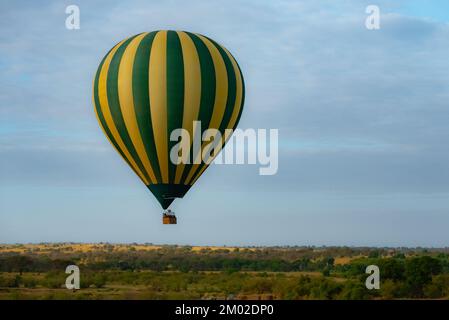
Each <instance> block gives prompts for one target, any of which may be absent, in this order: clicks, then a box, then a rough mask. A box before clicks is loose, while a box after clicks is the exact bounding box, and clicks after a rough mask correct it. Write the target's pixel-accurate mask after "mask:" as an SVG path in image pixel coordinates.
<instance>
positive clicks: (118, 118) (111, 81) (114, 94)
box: [106, 35, 150, 181]
mask: <svg viewBox="0 0 449 320" xmlns="http://www.w3.org/2000/svg"><path fill="white" fill-rule="evenodd" d="M136 36H137V35H136ZM136 36H133V37H131V38H129V39H127V40H126V41H125V42H123V44H122V45H121V46H120V47H119V48H118V49H117V51H116V52H115V54H114V56H113V57H112V60H111V63H110V65H109V70H108V77H107V84H106V86H107V94H108V102H109V108H110V110H111V115H112V119H113V120H114V124H115V126H116V128H117V131H118V132H119V134H120V138H121V139H122V140H123V143H124V144H125V146H126V148H127V149H128V151H129V153H130V154H131V156H132V157H133V160H134V161H135V162H136V164H137V166H138V167H139V169H140V171H142V174H143V175H144V176H145V178H146V179H147V180H148V181H150V178H149V176H148V173H147V172H146V170H145V167H144V166H143V164H142V162H141V161H140V158H139V156H138V154H137V152H136V149H135V148H134V145H133V143H132V141H131V138H130V136H129V134H128V130H127V128H126V125H125V120H124V119H123V115H122V111H121V109H120V101H119V96H118V70H119V66H120V60H121V59H122V56H123V53H124V52H125V49H126V47H127V46H128V44H129V43H130V42H131V41H132V40H133V39H134V38H135V37H136Z"/></svg>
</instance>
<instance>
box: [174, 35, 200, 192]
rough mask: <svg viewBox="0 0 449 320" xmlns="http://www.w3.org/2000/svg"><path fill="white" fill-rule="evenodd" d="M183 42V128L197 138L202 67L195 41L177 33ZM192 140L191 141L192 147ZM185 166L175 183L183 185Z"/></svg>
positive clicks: (178, 166)
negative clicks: (194, 125) (194, 122)
mask: <svg viewBox="0 0 449 320" xmlns="http://www.w3.org/2000/svg"><path fill="white" fill-rule="evenodd" d="M177 33H178V37H179V40H180V42H181V48H182V57H183V60H184V112H183V119H182V127H183V129H186V130H187V131H188V132H189V135H190V137H191V138H192V137H194V136H195V132H194V130H195V129H196V127H195V128H193V121H196V120H197V119H198V113H199V110H200V102H201V65H200V59H199V57H198V52H197V50H196V47H195V44H194V43H193V40H192V39H191V38H190V37H189V36H188V35H187V34H186V33H185V32H179V31H178V32H177ZM191 145H192V140H190V146H191ZM184 167H185V166H184V164H183V163H180V164H178V165H177V167H176V175H175V183H177V184H178V183H181V182H180V181H181V178H182V174H183V172H184Z"/></svg>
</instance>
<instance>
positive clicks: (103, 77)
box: [97, 39, 148, 185]
mask: <svg viewBox="0 0 449 320" xmlns="http://www.w3.org/2000/svg"><path fill="white" fill-rule="evenodd" d="M126 40H127V39H125V40H123V41H121V42H120V43H119V44H117V45H116V46H115V47H114V48H113V49H112V50H111V52H110V53H109V55H108V56H107V57H106V59H105V61H104V63H103V67H102V68H101V71H100V76H99V79H98V99H99V102H100V109H101V112H102V113H103V116H104V119H105V121H106V125H107V127H108V129H109V131H110V132H111V134H112V136H113V137H114V140H115V141H116V142H117V144H118V146H119V148H120V150H121V151H122V152H123V153H124V155H125V157H126V159H125V160H128V162H129V163H130V164H131V167H132V169H133V170H134V171H135V172H136V174H137V175H138V176H139V177H140V179H141V180H142V181H143V182H144V183H145V184H146V185H148V180H147V179H146V178H145V176H144V175H143V173H142V171H140V169H139V167H138V166H137V164H136V162H135V161H134V159H133V157H132V156H131V154H130V153H129V151H128V149H127V148H126V146H125V144H124V143H123V140H122V139H121V138H120V134H119V132H118V131H117V128H116V126H115V123H114V120H113V119H112V115H111V110H110V109H109V102H108V93H107V76H108V71H109V65H110V63H111V60H112V57H113V56H114V54H115V52H116V51H117V49H118V48H119V47H120V46H121V45H122V44H123V42H125V41H126ZM97 116H98V115H97ZM106 136H107V135H106ZM108 138H109V137H108Z"/></svg>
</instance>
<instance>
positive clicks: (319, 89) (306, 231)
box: [0, 0, 449, 246]
mask: <svg viewBox="0 0 449 320" xmlns="http://www.w3.org/2000/svg"><path fill="white" fill-rule="evenodd" d="M225 3H226V5H225ZM70 4H77V5H78V6H79V8H80V11H81V29H80V30H67V29H66V28H65V19H66V17H67V15H66V14H65V8H66V6H68V5H70ZM370 4H375V5H378V6H379V8H380V12H381V16H380V30H367V29H366V28H365V19H366V17H367V16H368V15H367V14H366V12H365V9H366V6H367V5H370ZM0 21H1V28H0V243H3V242H8V243H10V242H42V241H77V242H91V241H109V242H152V243H180V244H192V245H200V244H210V245H223V244H226V245H370V246H448V245H449V232H448V230H449V148H448V145H449V126H448V119H449V105H448V103H449V60H448V56H449V3H448V2H447V1H445V0H441V1H438V0H433V1H426V0H422V1H420V0H410V1H406V0H404V1H399V0H398V1H383V0H379V1H375V0H369V1H360V0H357V1H356V0H354V1H345V0H334V1H328V0H326V1H324V0H323V1H316V0H315V1H276V2H275V1H260V0H257V1H256V0H254V1H226V2H223V1H188V2H187V1H164V2H162V1H127V2H126V4H125V3H123V2H122V1H54V2H52V1H39V2H37V1H36V2H25V1H10V2H6V1H2V2H1V4H0ZM159 29H175V30H187V31H193V32H198V33H202V34H205V35H208V36H210V37H211V38H213V39H215V40H217V41H218V42H219V43H221V44H223V45H224V46H225V47H227V48H228V49H229V50H230V51H231V52H232V53H233V54H234V56H235V57H236V59H237V60H238V61H239V64H240V66H241V68H242V71H243V74H244V77H245V82H246V92H247V97H246V102H245V110H244V113H243V115H242V118H241V121H240V124H239V127H240V128H242V129H246V128H256V129H257V128H267V129H269V128H277V129H279V171H278V174H276V175H274V176H259V175H258V166H255V165H215V166H212V167H211V168H209V169H208V170H207V171H206V172H205V174H204V175H203V176H202V177H201V178H200V179H199V180H198V182H197V183H196V185H195V187H194V188H192V189H191V190H190V192H189V193H188V194H187V196H186V197H185V198H184V199H182V200H179V199H178V200H176V201H175V202H174V205H173V209H174V210H175V211H176V212H177V214H178V217H179V218H178V219H179V222H180V223H179V224H178V225H177V226H164V225H162V224H161V217H160V214H161V208H160V206H159V204H158V203H157V201H156V200H155V199H154V198H153V197H152V195H151V194H150V193H149V191H148V190H147V188H146V187H145V186H144V185H143V184H142V183H141V182H140V180H139V179H138V178H137V177H136V176H135V175H134V174H133V173H132V171H131V170H130V169H129V168H128V167H127V165H126V164H125V163H124V161H123V160H122V159H121V158H120V156H118V155H117V154H116V152H115V150H113V148H112V147H111V146H110V145H109V143H108V141H107V140H106V138H105V137H104V135H103V133H102V131H101V129H100V128H99V126H98V124H97V121H96V118H95V115H94V111H93V106H92V103H91V85H92V79H93V76H94V73H95V71H96V68H97V66H98V64H99V62H100V60H101V58H102V57H103V56H104V55H105V53H106V52H107V51H108V50H109V49H110V48H111V47H112V46H113V45H114V44H115V43H117V42H118V41H120V40H122V39H123V38H126V37H128V36H130V35H133V34H136V33H140V32H143V31H152V30H159Z"/></svg>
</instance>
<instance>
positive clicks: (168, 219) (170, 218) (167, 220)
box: [162, 209, 177, 224]
mask: <svg viewBox="0 0 449 320" xmlns="http://www.w3.org/2000/svg"><path fill="white" fill-rule="evenodd" d="M162 223H163V224H176V223H177V219H176V216H175V213H174V212H173V211H171V210H170V209H168V210H167V211H164V213H162Z"/></svg>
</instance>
